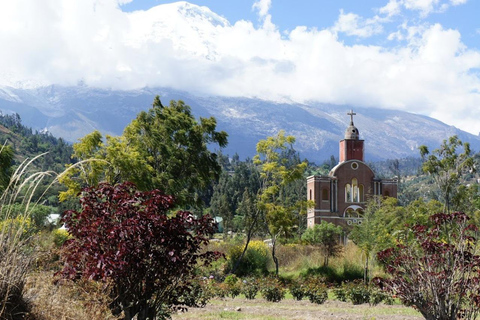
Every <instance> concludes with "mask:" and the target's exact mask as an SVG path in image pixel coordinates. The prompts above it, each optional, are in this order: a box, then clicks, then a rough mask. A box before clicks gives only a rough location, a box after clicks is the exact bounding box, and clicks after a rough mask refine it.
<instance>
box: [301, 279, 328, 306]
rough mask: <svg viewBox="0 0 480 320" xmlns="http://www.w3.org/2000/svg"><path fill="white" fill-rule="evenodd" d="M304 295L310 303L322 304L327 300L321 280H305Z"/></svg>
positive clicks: (325, 288) (326, 292)
mask: <svg viewBox="0 0 480 320" xmlns="http://www.w3.org/2000/svg"><path fill="white" fill-rule="evenodd" d="M305 294H306V296H307V297H308V300H310V302H312V303H316V304H322V303H324V302H325V301H326V300H327V298H328V290H327V286H326V285H325V283H324V281H323V279H322V278H318V277H314V278H310V279H308V280H307V283H306V285H305Z"/></svg>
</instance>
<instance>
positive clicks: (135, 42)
mask: <svg viewBox="0 0 480 320" xmlns="http://www.w3.org/2000/svg"><path fill="white" fill-rule="evenodd" d="M128 17H129V20H130V26H131V30H130V32H129V33H128V34H127V35H126V38H125V44H126V45H128V46H131V47H133V48H137V47H143V46H144V45H145V44H146V43H148V42H154V43H155V42H156V43H158V42H161V41H170V42H171V45H172V48H173V49H174V50H176V51H177V52H178V53H179V54H183V55H185V54H187V53H189V54H191V55H194V56H201V57H203V58H207V59H210V60H215V59H216V58H217V53H216V46H215V44H214V42H212V41H211V39H212V38H217V37H218V36H219V34H220V33H221V32H222V28H224V27H227V26H229V25H230V24H229V22H228V21H227V20H226V19H225V18H223V17H221V16H219V15H217V14H216V13H214V12H212V11H211V10H210V9H209V8H208V7H204V6H197V5H194V4H191V3H188V2H186V1H179V2H175V3H170V4H164V5H159V6H156V7H153V8H151V9H149V10H147V11H135V12H133V13H131V14H129V16H128Z"/></svg>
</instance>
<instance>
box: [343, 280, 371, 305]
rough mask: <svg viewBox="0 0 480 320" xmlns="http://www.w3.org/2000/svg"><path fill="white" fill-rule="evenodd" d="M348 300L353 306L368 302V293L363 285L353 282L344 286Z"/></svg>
mask: <svg viewBox="0 0 480 320" xmlns="http://www.w3.org/2000/svg"><path fill="white" fill-rule="evenodd" d="M346 293H347V297H348V299H349V300H350V301H351V302H352V303H353V304H355V305H357V304H363V303H368V302H370V291H369V290H368V287H367V286H366V285H364V284H363V283H359V282H353V283H350V284H347V285H346Z"/></svg>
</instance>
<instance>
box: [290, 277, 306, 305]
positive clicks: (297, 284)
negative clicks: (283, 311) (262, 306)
mask: <svg viewBox="0 0 480 320" xmlns="http://www.w3.org/2000/svg"><path fill="white" fill-rule="evenodd" d="M288 290H289V291H290V293H291V294H292V296H293V297H294V298H295V300H298V301H300V300H302V299H303V297H304V296H305V295H306V284H305V281H303V280H301V279H299V280H297V281H292V282H291V283H290V284H289V286H288Z"/></svg>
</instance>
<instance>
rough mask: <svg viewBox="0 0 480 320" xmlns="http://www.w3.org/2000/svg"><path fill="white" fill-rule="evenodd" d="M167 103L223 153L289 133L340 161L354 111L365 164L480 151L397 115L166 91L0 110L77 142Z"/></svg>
mask: <svg viewBox="0 0 480 320" xmlns="http://www.w3.org/2000/svg"><path fill="white" fill-rule="evenodd" d="M157 94H158V95H160V96H161V99H162V101H163V102H164V103H168V101H169V100H172V99H174V100H178V99H181V100H184V101H185V102H186V103H187V104H188V105H190V106H191V107H192V111H193V113H194V115H195V116H197V117H200V116H202V117H207V116H214V117H215V118H216V119H217V121H218V129H219V130H225V131H226V132H227V133H228V134H229V145H228V147H227V148H226V149H225V150H224V153H225V154H229V155H233V154H235V153H238V154H239V155H240V157H241V158H247V157H252V156H253V155H254V154H255V145H256V143H257V142H258V140H260V139H264V138H265V137H267V136H270V135H274V134H276V133H277V132H278V131H279V130H281V129H284V130H286V132H287V134H291V135H294V136H295V137H296V138H297V142H296V144H295V147H296V149H297V150H298V151H299V152H300V154H301V156H302V157H303V158H307V159H308V160H310V161H314V162H317V163H321V162H322V161H324V160H326V159H329V158H330V156H331V155H334V156H335V157H338V141H339V140H341V139H342V138H343V134H344V131H345V129H346V127H347V126H348V122H349V117H348V116H347V115H346V113H347V112H348V110H350V109H353V110H354V111H355V112H356V113H357V115H356V116H355V125H356V126H357V128H358V129H359V131H360V137H361V139H364V140H365V149H366V160H367V161H378V160H385V159H394V158H405V157H418V155H419V154H418V150H417V147H418V146H420V145H423V144H425V145H427V146H429V147H431V148H435V147H437V146H439V145H440V144H441V142H442V140H443V139H446V138H448V137H449V136H452V135H455V134H456V135H458V136H459V137H460V139H461V140H462V141H466V142H470V144H471V146H472V149H473V150H474V151H478V150H480V138H479V137H478V136H474V135H472V134H469V133H467V132H464V131H462V130H460V129H458V128H455V127H452V126H449V125H446V124H444V123H442V122H440V121H437V120H435V119H432V118H429V117H426V116H422V115H418V114H412V113H407V112H402V111H395V110H383V109H378V108H361V107H357V106H350V105H342V106H338V105H330V104H319V103H311V104H294V103H292V104H289V103H275V102H270V101H264V100H259V99H249V98H228V97H207V96H196V95H194V94H191V93H187V92H180V91H176V90H172V89H167V88H144V89H141V90H129V91H120V90H108V89H98V88H90V87H86V86H74V87H63V86H47V87H39V88H35V89H14V88H5V87H4V88H0V110H2V111H3V112H5V113H12V112H17V113H19V114H20V115H21V117H22V121H23V123H25V125H27V126H30V127H32V128H34V129H35V130H44V129H47V130H48V132H50V133H52V134H53V135H54V136H56V137H62V138H63V139H65V140H66V141H69V142H75V141H76V140H77V139H78V138H80V137H83V136H84V135H85V134H87V133H90V132H92V131H93V130H100V131H101V132H102V133H103V134H110V135H120V134H121V133H122V131H123V129H124V127H125V126H126V125H127V124H128V123H129V122H130V121H131V120H132V119H134V118H135V116H136V115H137V113H138V112H140V111H141V110H147V109H148V108H149V107H150V106H151V103H152V101H153V98H154V96H155V95H157Z"/></svg>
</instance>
